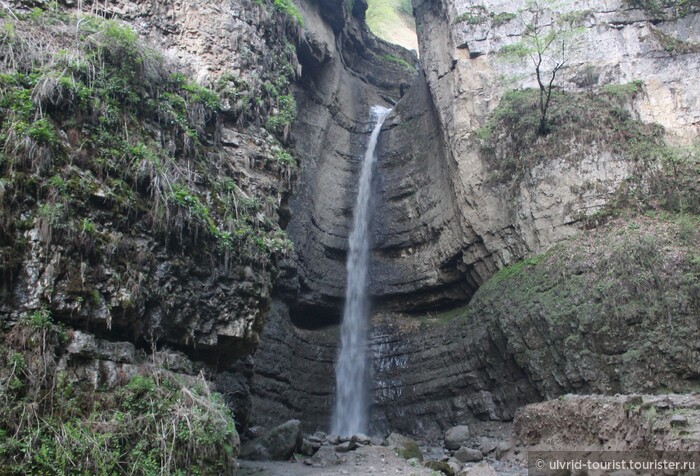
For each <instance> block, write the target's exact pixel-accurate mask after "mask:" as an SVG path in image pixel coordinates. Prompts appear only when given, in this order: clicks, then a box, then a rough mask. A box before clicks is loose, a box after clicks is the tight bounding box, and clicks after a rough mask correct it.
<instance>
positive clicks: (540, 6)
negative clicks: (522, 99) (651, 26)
mask: <svg viewBox="0 0 700 476" xmlns="http://www.w3.org/2000/svg"><path fill="white" fill-rule="evenodd" d="M556 8H557V5H556V4H555V3H554V1H553V0H531V1H528V2H527V3H526V5H525V7H524V8H523V9H521V10H520V11H519V12H518V13H517V15H516V17H518V18H520V20H521V22H522V23H523V25H525V28H524V30H523V32H522V33H521V39H520V41H518V42H516V43H514V44H508V45H505V46H504V47H503V48H501V50H500V51H499V55H500V56H501V58H503V59H504V60H506V61H522V60H525V59H526V58H527V59H529V60H531V62H532V64H533V65H534V75H535V78H536V79H537V84H538V86H539V105H538V106H539V110H540V118H539V121H538V124H537V133H538V134H539V135H541V136H544V135H546V134H548V133H549V132H550V124H549V115H548V113H549V108H550V104H551V100H552V99H553V92H554V88H555V82H556V78H557V74H558V73H559V71H560V70H561V69H562V68H564V67H565V65H566V64H567V62H568V61H569V59H570V56H571V55H572V54H573V53H574V52H575V50H576V49H577V43H578V42H577V36H578V34H579V33H580V32H581V31H582V29H581V27H579V26H578V25H579V24H580V23H581V22H582V21H583V20H584V19H585V18H586V17H587V15H588V12H581V11H573V12H569V13H566V14H560V13H559V12H558V11H557V9H556ZM550 15H551V16H553V19H550V18H549V17H550Z"/></svg>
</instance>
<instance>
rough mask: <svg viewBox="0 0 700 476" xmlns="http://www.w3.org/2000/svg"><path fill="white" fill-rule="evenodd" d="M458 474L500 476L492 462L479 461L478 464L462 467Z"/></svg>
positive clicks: (459, 475) (465, 475) (462, 475)
mask: <svg viewBox="0 0 700 476" xmlns="http://www.w3.org/2000/svg"><path fill="white" fill-rule="evenodd" d="M457 476H498V473H496V470H495V469H494V468H493V466H491V465H490V464H486V463H479V464H477V465H476V466H472V467H470V468H464V469H462V471H460V472H459V473H458V475H457Z"/></svg>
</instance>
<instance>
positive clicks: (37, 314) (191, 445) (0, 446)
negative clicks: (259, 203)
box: [0, 309, 238, 476]
mask: <svg viewBox="0 0 700 476" xmlns="http://www.w3.org/2000/svg"><path fill="white" fill-rule="evenodd" d="M67 339H68V336H67V335H66V332H65V331H64V330H63V329H62V328H61V327H60V326H58V325H56V324H54V323H53V322H52V319H51V316H50V314H49V312H48V311H47V310H45V309H40V310H37V311H34V312H33V313H31V314H29V315H26V316H25V317H24V318H22V319H21V321H20V322H19V323H17V324H16V325H15V326H14V328H13V329H12V330H11V331H10V332H9V333H8V334H6V335H5V336H4V340H3V341H2V342H0V412H1V413H2V415H3V418H2V421H0V465H1V466H2V468H3V472H6V473H7V474H45V475H64V474H96V475H112V474H127V473H128V474H138V475H153V476H156V475H161V474H174V475H185V474H215V473H227V472H229V471H231V470H232V468H234V467H235V456H236V451H237V446H238V436H237V434H236V429H235V425H234V421H233V418H232V416H231V413H230V411H229V410H228V409H227V408H226V406H225V405H224V403H223V400H222V398H221V396H220V395H218V394H215V393H212V392H211V391H210V390H209V388H208V386H207V383H206V381H204V380H202V379H199V380H198V381H195V380H194V379H193V378H192V381H190V382H189V383H185V382H182V381H180V380H179V378H178V377H177V376H175V375H174V374H171V373H169V372H167V371H164V370H155V368H151V369H150V370H148V371H147V372H148V373H146V374H144V375H135V376H134V377H132V378H131V379H128V380H127V381H125V382H123V385H122V386H120V387H118V388H116V389H111V390H110V389H94V388H92V386H91V384H90V383H88V382H85V383H70V382H69V381H68V378H67V375H66V373H65V371H61V370H59V367H58V360H59V358H60V356H61V354H62V353H63V351H64V348H65V345H66V343H67ZM145 368H148V366H146V367H145ZM125 379H126V377H125Z"/></svg>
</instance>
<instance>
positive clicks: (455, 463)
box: [447, 458, 462, 474]
mask: <svg viewBox="0 0 700 476" xmlns="http://www.w3.org/2000/svg"><path fill="white" fill-rule="evenodd" d="M447 464H448V465H450V468H452V471H454V473H455V474H457V473H459V472H460V471H461V470H462V462H461V461H459V460H458V459H457V458H450V459H448V460H447Z"/></svg>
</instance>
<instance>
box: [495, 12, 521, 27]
mask: <svg viewBox="0 0 700 476" xmlns="http://www.w3.org/2000/svg"><path fill="white" fill-rule="evenodd" d="M517 17H518V15H516V14H515V13H511V12H501V13H497V14H495V15H494V16H493V17H491V24H492V25H493V26H501V25H504V24H506V23H508V22H509V21H511V20H514V19H516V18H517Z"/></svg>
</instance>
